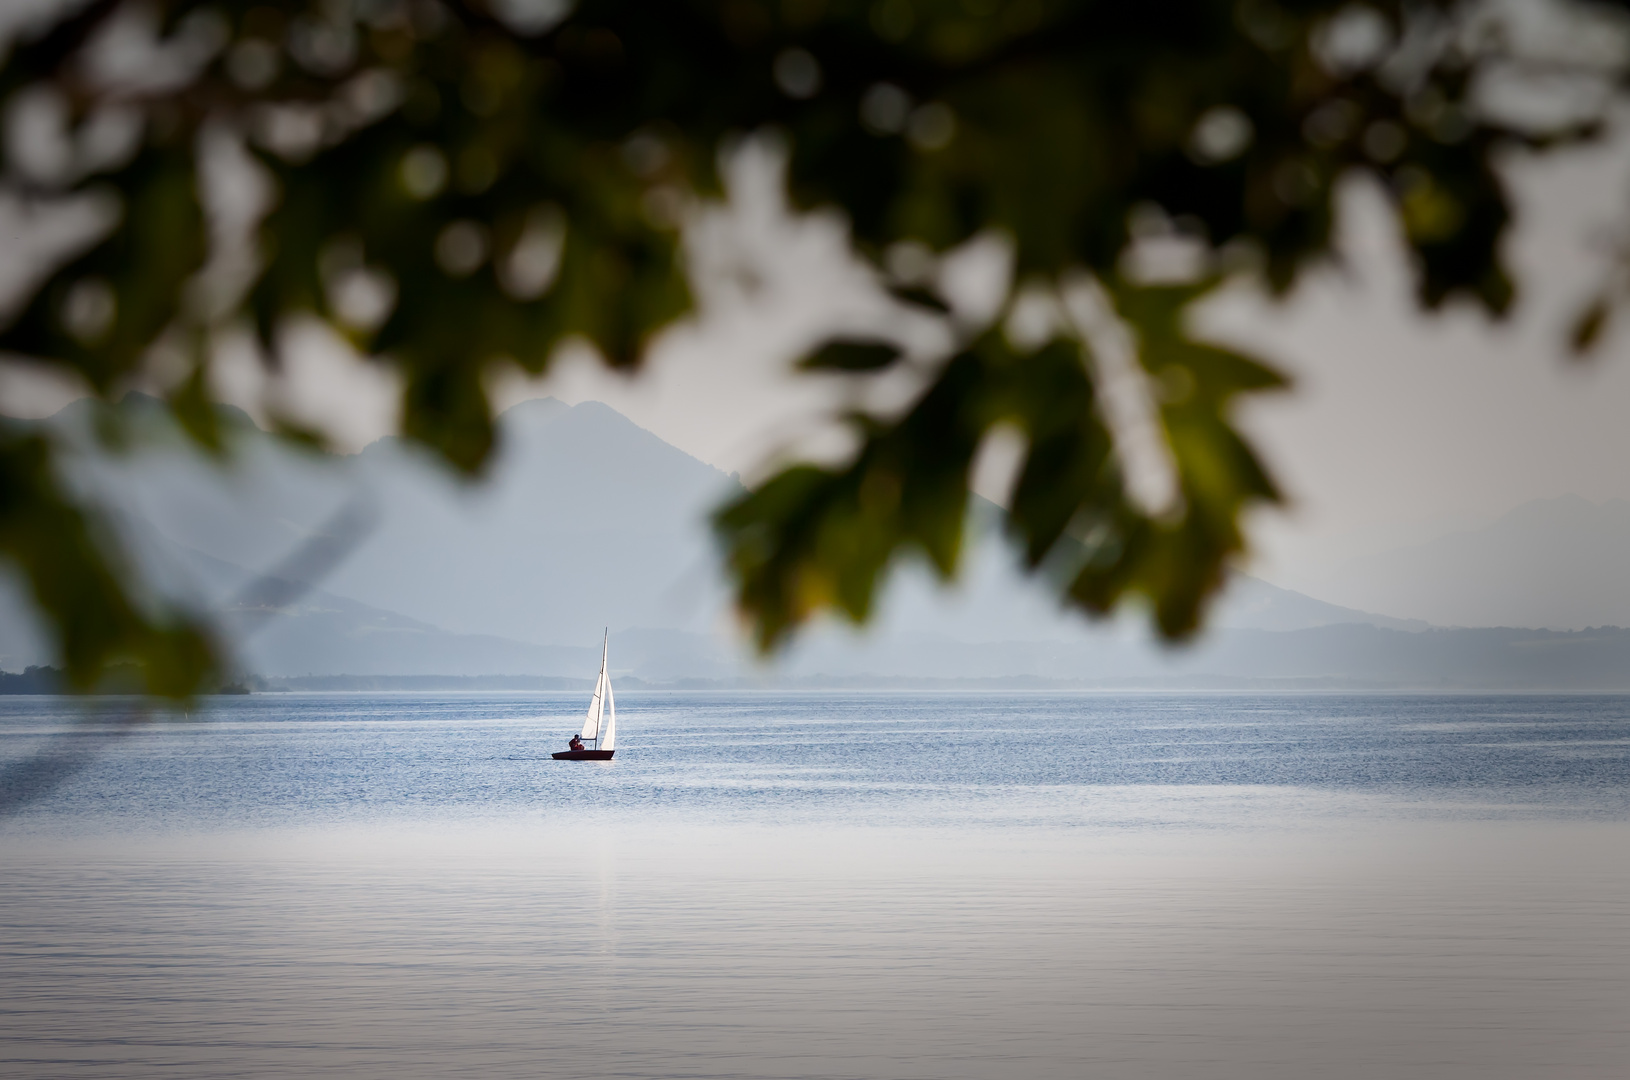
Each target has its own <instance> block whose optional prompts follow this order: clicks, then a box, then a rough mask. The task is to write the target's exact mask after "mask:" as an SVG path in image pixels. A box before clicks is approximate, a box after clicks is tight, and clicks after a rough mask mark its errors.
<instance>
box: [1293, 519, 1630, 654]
mask: <svg viewBox="0 0 1630 1080" xmlns="http://www.w3.org/2000/svg"><path fill="white" fill-rule="evenodd" d="M1627 571H1630V502H1626V501H1625V500H1623V499H1611V500H1609V501H1607V502H1604V503H1600V504H1598V503H1593V502H1591V501H1589V500H1588V499H1583V498H1581V497H1579V496H1578V495H1563V496H1561V497H1559V498H1555V499H1538V500H1535V501H1533V502H1528V503H1524V504H1523V505H1521V506H1519V507H1517V508H1516V509H1514V510H1512V511H1511V512H1510V513H1508V514H1506V515H1505V516H1504V517H1502V518H1500V519H1499V520H1498V521H1495V522H1493V523H1492V524H1490V525H1487V526H1484V527H1483V528H1480V529H1473V530H1468V531H1464V532H1456V533H1452V534H1450V535H1448V536H1443V537H1440V538H1438V539H1436V540H1433V541H1431V542H1430V543H1426V544H1420V545H1417V546H1413V547H1407V548H1400V549H1397V550H1393V551H1388V552H1383V553H1381V554H1378V555H1372V556H1369V557H1367V558H1364V559H1359V560H1356V561H1354V562H1352V563H1350V564H1348V565H1347V566H1346V567H1344V568H1343V569H1342V570H1340V571H1339V572H1338V573H1336V574H1334V575H1332V576H1331V577H1330V578H1328V579H1327V580H1326V581H1324V582H1323V583H1321V585H1320V587H1319V589H1318V591H1319V593H1320V594H1321V595H1323V596H1328V597H1330V598H1331V599H1333V600H1336V601H1338V602H1345V603H1353V604H1364V605H1367V606H1370V607H1375V608H1380V609H1382V610H1385V611H1388V612H1391V613H1393V614H1395V615H1399V616H1407V617H1411V618H1417V619H1425V620H1427V621H1428V622H1431V623H1435V624H1438V625H1440V626H1543V627H1551V628H1554V629H1582V628H1584V627H1589V626H1630V572H1627Z"/></svg>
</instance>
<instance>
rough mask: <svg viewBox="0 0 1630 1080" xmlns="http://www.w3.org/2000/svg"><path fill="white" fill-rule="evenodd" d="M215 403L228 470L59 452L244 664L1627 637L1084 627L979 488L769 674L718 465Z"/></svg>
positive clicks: (706, 660)
mask: <svg viewBox="0 0 1630 1080" xmlns="http://www.w3.org/2000/svg"><path fill="white" fill-rule="evenodd" d="M125 408H126V409H127V410H130V411H131V413H132V414H133V415H134V416H135V418H136V420H137V421H138V422H141V423H149V424H155V425H162V424H165V423H167V421H165V420H164V419H163V414H162V412H161V411H160V410H159V409H157V408H156V404H155V403H153V402H151V401H145V402H144V401H142V400H141V399H132V400H131V401H129V402H128V403H127V404H126V406H125ZM223 415H224V416H225V418H226V419H227V421H228V422H229V424H230V425H232V426H233V427H234V430H236V431H237V433H238V439H237V440H236V441H237V449H236V451H235V453H234V459H233V460H234V464H233V465H232V466H231V468H230V469H229V470H226V471H223V470H221V469H219V468H217V467H216V466H214V465H211V464H209V463H206V462H203V461H200V460H198V459H197V458H196V457H195V456H193V455H190V454H186V453H182V452H180V451H179V450H174V449H160V450H159V451H156V452H145V453H142V454H139V455H136V456H133V457H129V458H113V459H106V458H102V457H96V458H94V459H87V460H85V461H82V462H80V463H79V464H78V465H77V466H75V468H76V469H77V471H78V473H79V475H80V476H81V477H82V479H83V481H84V482H86V483H92V484H97V485H100V486H101V487H102V488H103V490H104V491H108V492H111V493H115V494H117V496H118V497H119V499H120V504H121V506H122V507H123V510H124V529H125V532H126V533H127V535H128V537H129V538H130V539H131V541H132V543H133V545H134V547H135V549H136V550H137V552H138V554H139V556H140V559H141V561H142V563H143V565H144V567H145V568H146V570H147V572H148V574H149V576H150V577H151V579H152V580H154V581H155V582H157V585H158V588H159V590H160V591H161V592H162V593H164V594H166V595H169V596H172V597H182V598H184V599H185V600H186V601H187V602H188V603H191V604H193V605H194V606H196V607H199V608H201V609H206V610H210V611H213V612H214V613H215V617H216V618H217V619H218V621H219V622H220V624H221V625H222V626H223V628H224V629H225V630H226V631H227V632H228V633H229V634H230V635H233V636H235V637H237V638H239V639H240V641H241V644H240V657H241V663H242V664H243V666H244V668H245V669H246V670H249V671H252V672H254V673H257V674H262V675H339V674H350V675H359V676H408V675H528V676H564V677H588V675H591V674H592V669H593V667H594V662H595V655H594V654H595V653H596V652H597V645H598V640H599V636H600V632H601V629H602V628H603V627H606V626H609V627H610V628H611V630H612V633H613V642H614V648H613V668H614V670H616V671H619V672H621V673H622V674H624V675H629V674H632V675H637V676H639V677H641V678H644V679H647V680H651V681H673V680H683V679H687V678H703V679H737V678H747V679H750V680H751V679H762V678H780V677H792V678H815V677H825V678H839V679H842V678H860V677H883V678H888V677H906V678H929V679H939V678H989V679H1001V678H1013V677H1019V678H1044V679H1057V680H1065V681H1070V680H1074V681H1085V682H1089V683H1103V684H1106V685H1115V684H1122V685H1124V684H1126V683H1127V682H1129V681H1130V682H1133V683H1138V682H1148V683H1159V682H1161V681H1166V682H1171V681H1172V680H1177V681H1185V680H1187V681H1190V682H1192V681H1194V680H1196V679H1198V680H1200V681H1201V682H1204V681H1205V680H1208V679H1210V680H1218V679H1220V680H1223V681H1224V682H1226V681H1227V680H1240V679H1244V680H1270V681H1271V680H1286V679H1289V680H1308V679H1323V680H1337V681H1345V682H1349V683H1357V684H1367V683H1373V684H1381V683H1386V684H1395V685H1460V686H1467V685H1476V686H1489V687H1493V686H1508V685H1509V686H1516V685H1529V686H1539V685H1545V686H1565V685H1577V686H1580V687H1584V686H1591V687H1607V686H1610V685H1612V686H1617V685H1619V683H1618V682H1615V681H1614V680H1620V681H1624V680H1623V677H1622V676H1620V675H1619V674H1618V673H1619V672H1620V671H1623V670H1627V665H1625V664H1623V663H1621V662H1620V661H1621V659H1624V658H1625V657H1624V656H1621V653H1625V654H1626V656H1630V653H1626V650H1627V649H1630V634H1618V633H1617V632H1613V633H1603V634H1593V635H1583V636H1580V635H1549V636H1548V635H1546V634H1544V633H1543V632H1538V633H1536V632H1531V631H1521V632H1518V631H1512V632H1509V633H1506V632H1502V633H1500V634H1495V635H1494V636H1492V637H1491V636H1489V635H1488V634H1486V633H1482V632H1470V631H1466V632H1454V631H1431V632H1427V633H1420V632H1416V631H1422V630H1424V629H1425V624H1424V623H1422V622H1419V621H1413V622H1412V621H1408V620H1404V619H1399V618H1390V617H1387V616H1380V615H1374V614H1369V613H1367V612H1364V611H1360V610H1357V609H1354V608H1347V607H1341V606H1339V605H1336V604H1331V603H1326V602H1324V601H1320V600H1315V599H1313V598H1311V597H1308V596H1304V595H1302V594H1300V593H1296V592H1293V591H1291V590H1287V589H1279V588H1276V587H1274V586H1272V585H1269V584H1267V583H1265V582H1261V581H1257V580H1255V579H1252V578H1249V577H1245V576H1243V575H1242V576H1239V577H1237V578H1236V579H1235V580H1234V581H1233V582H1232V583H1231V584H1230V586H1229V587H1228V589H1227V591H1226V593H1225V595H1224V597H1223V598H1222V600H1221V602H1220V603H1219V604H1218V605H1217V608H1216V610H1215V611H1214V613H1213V619H1212V624H1213V627H1214V629H1213V630H1212V631H1210V632H1208V633H1207V634H1206V635H1204V636H1203V637H1202V639H1201V640H1200V641H1199V642H1198V643H1197V644H1196V645H1195V646H1193V647H1190V648H1185V649H1177V650H1168V649H1163V648H1160V647H1157V646H1153V645H1151V644H1150V643H1148V641H1147V640H1146V638H1145V636H1144V634H1143V633H1142V632H1141V630H1134V629H1132V620H1123V621H1120V622H1115V623H1109V624H1089V623H1088V622H1087V621H1086V620H1085V619H1084V618H1082V617H1081V616H1080V615H1078V614H1076V613H1074V612H1070V611H1065V610H1063V609H1061V608H1060V606H1059V604H1058V602H1057V600H1056V598H1054V597H1053V596H1052V595H1051V594H1050V593H1049V592H1048V591H1047V590H1046V589H1045V588H1044V587H1041V586H1040V585H1038V584H1036V583H1031V582H1026V581H1025V580H1023V578H1022V575H1021V574H1020V572H1019V571H1018V569H1017V567H1016V565H1015V562H1014V556H1013V554H1012V552H1011V551H1010V549H1009V548H1008V547H1007V545H1006V544H1005V543H1003V542H1002V541H1001V538H1000V535H999V532H1000V527H1001V515H1000V511H999V510H998V509H997V508H995V507H994V506H992V505H990V504H988V503H984V502H983V501H981V502H980V503H979V504H978V505H977V506H976V507H975V510H974V513H973V517H972V533H973V535H972V539H971V541H970V553H969V559H968V562H967V566H966V570H965V573H964V575H963V578H962V580H961V581H959V582H958V583H957V584H956V585H955V586H953V587H952V588H951V589H949V590H947V589H944V588H942V587H941V586H940V585H939V584H938V583H937V582H936V581H934V580H933V579H932V577H931V575H930V574H928V573H927V571H926V570H924V569H923V568H922V567H920V566H914V565H910V564H907V565H905V566H903V567H902V568H901V572H900V573H899V574H898V575H896V577H895V578H894V579H893V580H892V581H891V582H890V584H889V586H888V589H887V591H886V593H885V595H884V596H883V597H882V599H881V601H880V604H879V612H878V616H877V619H876V620H875V622H874V624H873V625H872V626H870V627H868V628H866V629H865V630H863V631H859V632H856V631H851V630H849V629H848V628H844V627H837V626H831V625H825V626H820V627H817V628H815V629H814V630H813V631H812V632H810V633H809V634H807V635H805V636H804V638H803V639H802V640H801V641H800V642H799V644H798V646H797V647H796V648H795V649H794V650H793V651H792V652H791V653H790V654H789V655H787V656H785V657H783V658H782V659H781V661H780V663H779V664H778V665H777V666H776V667H774V668H772V669H765V668H762V667H759V666H757V665H755V664H754V663H753V662H752V661H751V660H750V658H749V657H748V656H747V655H746V652H745V650H744V648H743V647H742V646H741V644H740V643H739V642H738V641H737V640H736V639H735V638H733V637H732V636H730V635H729V634H727V633H725V632H723V631H722V630H721V627H722V626H724V625H726V618H727V614H726V613H727V611H728V603H727V600H728V596H727V593H726V590H725V589H724V587H723V585H722V583H721V582H720V580H719V578H718V576H717V571H716V569H715V557H714V555H713V553H712V551H711V548H710V546H709V539H708V535H707V528H706V522H705V516H706V513H707V511H708V510H709V509H710V508H711V507H712V506H713V505H714V504H715V503H716V502H717V501H718V500H719V499H720V498H721V497H723V496H724V495H725V494H727V493H728V492H729V491H730V490H731V486H732V484H733V481H732V480H731V479H730V478H728V477H726V476H724V475H723V474H722V473H721V472H719V470H717V469H714V468H712V467H711V466H708V465H706V464H704V463H702V462H699V461H697V460H695V459H694V458H691V457H690V456H688V455H686V454H684V453H682V452H681V451H679V450H677V449H675V448H673V447H671V446H668V445H667V444H665V443H663V442H662V441H661V440H660V439H657V438H656V437H655V436H653V435H651V434H650V433H649V432H647V431H644V430H642V429H640V428H638V427H637V426H635V425H634V424H632V423H630V422H629V421H628V420H627V419H625V418H624V417H622V416H620V415H619V414H617V413H616V412H614V411H612V410H611V409H609V408H607V407H605V406H603V405H598V404H593V403H588V404H583V405H578V406H575V407H567V406H565V405H563V404H561V403H560V402H558V401H553V400H541V401H533V402H528V403H526V404H524V405H521V406H517V407H516V408H515V409H512V410H510V411H509V412H507V413H505V414H504V416H503V417H502V418H500V433H501V437H502V439H503V443H502V450H501V452H500V454H499V456H498V458H497V460H496V462H495V464H494V466H493V467H492V469H491V470H490V472H489V474H488V476H487V477H486V479H485V480H484V481H483V482H481V483H480V484H478V485H476V486H474V487H469V486H465V485H461V484H460V483H459V482H458V481H456V480H455V479H454V478H452V477H451V476H449V475H447V474H446V473H445V472H444V471H442V470H441V469H439V468H438V467H437V466H435V465H434V464H433V463H430V462H428V461H427V460H426V459H425V458H424V457H423V455H421V454H420V453H418V452H417V451H416V450H414V449H413V448H412V447H409V446H407V445H405V444H404V443H402V442H401V441H400V440H394V439H391V440H384V441H382V442H380V443H376V444H374V445H373V446H370V447H368V448H367V449H366V450H364V451H363V452H362V453H360V454H357V455H352V456H350V457H349V458H344V459H341V460H339V461H317V460H315V459H314V458H313V457H312V456H311V455H309V454H305V453H302V452H296V451H293V450H290V449H289V448H287V447H285V446H283V445H281V444H279V443H277V442H276V441H275V440H273V439H271V438H269V437H267V436H265V435H263V434H262V433H259V432H258V431H256V430H254V429H253V428H252V426H250V425H248V422H247V420H246V419H245V418H243V417H241V414H239V415H236V416H234V415H233V414H230V413H224V414H223ZM52 422H53V423H58V424H60V425H62V426H63V428H64V430H74V429H76V427H77V428H79V429H86V430H88V425H89V420H88V411H87V410H86V409H84V408H79V409H77V411H76V410H74V409H70V410H65V412H64V414H61V415H59V417H57V418H54V420H53V421H52ZM161 442H162V440H161ZM177 445H179V444H177ZM1578 501H1579V502H1582V500H1578ZM359 502H360V503H363V504H366V505H369V506H371V507H373V508H374V511H375V513H376V516H377V522H378V524H377V527H376V528H375V529H374V530H373V531H372V532H371V533H370V534H369V535H368V536H367V537H366V539H365V540H364V541H363V542H362V543H360V544H359V545H358V546H357V548H356V549H355V551H354V552H352V554H351V555H350V556H349V557H348V558H347V559H346V560H345V561H343V562H342V563H341V564H340V565H339V566H338V568H337V569H336V570H334V571H333V572H332V573H330V574H328V575H326V576H325V577H323V578H322V579H321V580H320V581H319V582H318V583H317V585H316V587H315V588H313V589H310V590H306V591H304V592H303V593H302V594H301V595H298V596H296V597H294V598H293V599H292V600H290V599H286V598H285V599H278V597H285V596H286V593H287V590H280V589H279V588H276V587H272V586H274V585H275V583H270V584H268V583H267V582H266V581H264V580H261V581H260V585H261V586H266V591H265V593H264V596H265V597H269V598H271V599H267V600H266V601H265V602H264V603H262V602H260V601H258V600H257V599H256V596H257V595H258V594H256V593H255V592H254V591H253V589H251V591H250V592H249V593H247V594H245V593H244V589H245V588H246V587H247V586H249V585H251V584H252V583H255V582H256V581H257V575H264V574H266V573H267V571H268V569H269V568H276V567H278V566H279V565H280V560H283V559H284V558H285V557H286V556H287V555H288V553H289V552H290V551H292V550H296V549H298V548H299V547H300V545H301V544H302V543H304V542H305V541H307V540H309V539H310V538H311V537H312V536H313V535H314V534H317V533H319V532H320V531H321V530H323V529H325V528H327V523H328V522H329V521H330V520H331V519H332V518H333V516H334V514H335V512H336V510H338V509H340V508H342V507H345V506H347V505H352V504H357V503H359ZM1585 505H1586V506H1587V507H1588V504H1585ZM1530 554H1532V552H1530ZM279 572H282V571H279ZM5 584H6V583H5V582H4V581H3V580H0V589H3V588H4V587H5ZM0 601H4V595H3V593H0ZM0 607H4V608H6V609H8V611H7V612H6V614H8V616H9V617H4V618H0V653H3V654H4V655H3V657H0V663H3V664H4V665H5V666H7V667H10V668H13V669H20V668H21V667H22V666H23V665H24V664H26V663H42V662H49V661H50V660H51V659H52V658H51V657H49V656H41V655H26V654H27V653H28V652H29V649H30V646H29V645H28V642H29V640H30V639H29V630H28V627H27V626H26V620H22V619H19V618H17V607H18V601H17V600H16V598H15V597H14V598H12V600H11V601H9V602H4V603H0ZM251 624H254V625H255V626H257V627H258V628H257V629H256V630H255V632H254V633H253V634H249V633H248V632H247V630H248V628H249V627H250V626H251ZM1502 634H1503V636H1502ZM1479 635H1481V636H1479ZM35 640H36V643H37V638H36V639H35ZM18 642H21V643H22V644H21V645H17V644H16V643H18ZM13 646H16V647H13ZM585 673H587V674H585ZM1512 680H1515V681H1512Z"/></svg>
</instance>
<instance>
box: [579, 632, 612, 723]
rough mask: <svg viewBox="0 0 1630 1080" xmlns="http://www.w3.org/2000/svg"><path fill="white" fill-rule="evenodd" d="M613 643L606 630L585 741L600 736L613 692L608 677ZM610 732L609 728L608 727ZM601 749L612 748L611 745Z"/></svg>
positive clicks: (590, 702) (590, 701)
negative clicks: (606, 707) (607, 702)
mask: <svg viewBox="0 0 1630 1080" xmlns="http://www.w3.org/2000/svg"><path fill="white" fill-rule="evenodd" d="M610 643H611V633H610V631H609V630H608V631H607V632H606V640H605V641H603V642H601V644H600V678H599V679H597V680H596V681H595V683H594V697H592V698H590V699H589V717H588V719H587V720H585V721H583V735H582V738H583V741H584V742H593V741H594V740H596V739H598V738H599V737H600V717H601V715H602V714H603V712H604V710H605V704H606V697H607V695H609V694H610V693H611V682H610V680H608V679H607V678H606V655H607V648H608V646H609V645H610ZM608 734H609V729H608ZM601 749H605V750H610V749H612V748H611V747H609V746H606V747H602V748H601Z"/></svg>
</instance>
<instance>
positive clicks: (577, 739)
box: [566, 735, 583, 750]
mask: <svg viewBox="0 0 1630 1080" xmlns="http://www.w3.org/2000/svg"><path fill="white" fill-rule="evenodd" d="M566 748H567V749H568V750H581V749H583V736H581V735H573V736H572V741H571V742H569V743H567V744H566Z"/></svg>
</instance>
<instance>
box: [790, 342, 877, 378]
mask: <svg viewBox="0 0 1630 1080" xmlns="http://www.w3.org/2000/svg"><path fill="white" fill-rule="evenodd" d="M899 358H900V349H899V347H898V346H896V345H889V344H886V343H884V342H879V341H845V340H838V341H829V342H827V343H826V344H825V345H822V346H821V347H820V348H819V349H817V350H815V351H814V352H813V353H811V354H810V355H808V356H806V357H804V359H802V360H801V361H799V362H798V366H799V368H801V369H803V370H804V371H881V370H882V369H884V368H886V367H888V366H889V365H890V364H893V363H894V362H895V361H896V360H898V359H899Z"/></svg>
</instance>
